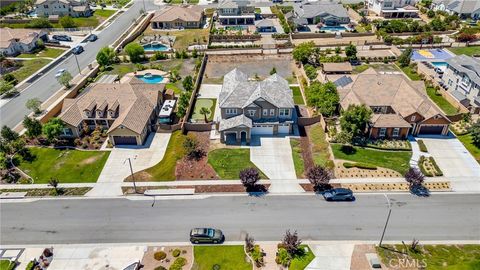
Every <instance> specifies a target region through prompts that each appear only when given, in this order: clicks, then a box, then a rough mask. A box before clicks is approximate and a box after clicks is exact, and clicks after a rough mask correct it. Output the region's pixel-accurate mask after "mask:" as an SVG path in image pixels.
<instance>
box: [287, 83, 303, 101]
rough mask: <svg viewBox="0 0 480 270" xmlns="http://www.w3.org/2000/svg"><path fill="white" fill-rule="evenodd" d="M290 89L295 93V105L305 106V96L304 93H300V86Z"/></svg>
mask: <svg viewBox="0 0 480 270" xmlns="http://www.w3.org/2000/svg"><path fill="white" fill-rule="evenodd" d="M290 88H291V89H292V91H293V101H294V102H295V104H298V105H303V104H305V103H304V102H303V96H302V92H301V91H300V87H298V86H290Z"/></svg>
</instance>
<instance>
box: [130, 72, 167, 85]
mask: <svg viewBox="0 0 480 270" xmlns="http://www.w3.org/2000/svg"><path fill="white" fill-rule="evenodd" d="M135 77H137V78H139V79H140V80H142V81H143V82H146V83H150V84H155V83H161V82H162V81H163V76H161V75H152V74H150V73H147V74H144V75H135Z"/></svg>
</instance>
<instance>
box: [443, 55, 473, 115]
mask: <svg viewBox="0 0 480 270" xmlns="http://www.w3.org/2000/svg"><path fill="white" fill-rule="evenodd" d="M446 62H447V68H446V70H445V72H444V73H443V76H442V80H443V82H444V84H445V85H446V87H447V89H448V92H449V93H451V94H452V96H454V97H455V98H456V99H457V100H458V101H459V102H460V103H461V104H462V105H464V106H465V107H467V108H469V109H470V111H471V112H473V113H480V60H478V59H476V58H473V57H469V56H466V55H458V56H455V57H453V58H450V59H447V60H446Z"/></svg>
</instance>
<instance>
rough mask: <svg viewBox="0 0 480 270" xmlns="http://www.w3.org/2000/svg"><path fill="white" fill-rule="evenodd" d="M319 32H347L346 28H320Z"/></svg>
mask: <svg viewBox="0 0 480 270" xmlns="http://www.w3.org/2000/svg"><path fill="white" fill-rule="evenodd" d="M320 30H322V31H330V32H345V31H347V28H346V27H345V26H322V28H320Z"/></svg>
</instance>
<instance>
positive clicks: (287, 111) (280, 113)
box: [278, 109, 290, 116]
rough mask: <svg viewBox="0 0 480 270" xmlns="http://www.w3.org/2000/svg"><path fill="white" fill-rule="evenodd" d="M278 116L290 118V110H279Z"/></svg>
mask: <svg viewBox="0 0 480 270" xmlns="http://www.w3.org/2000/svg"><path fill="white" fill-rule="evenodd" d="M278 115H279V116H289V115H290V110H289V109H279V110H278Z"/></svg>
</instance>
